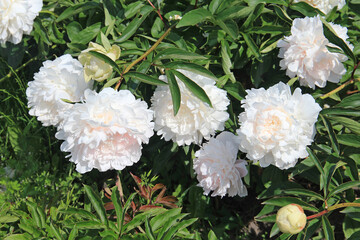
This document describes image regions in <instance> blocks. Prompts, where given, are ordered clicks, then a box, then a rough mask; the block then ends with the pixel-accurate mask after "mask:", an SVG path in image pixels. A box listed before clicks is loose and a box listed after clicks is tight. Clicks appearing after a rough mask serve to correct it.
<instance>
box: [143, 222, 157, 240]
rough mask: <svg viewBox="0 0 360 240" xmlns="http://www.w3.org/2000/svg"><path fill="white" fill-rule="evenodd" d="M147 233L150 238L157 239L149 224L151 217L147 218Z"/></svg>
mask: <svg viewBox="0 0 360 240" xmlns="http://www.w3.org/2000/svg"><path fill="white" fill-rule="evenodd" d="M145 233H146V236H147V237H148V239H149V240H155V236H154V233H153V229H151V226H150V224H149V218H146V219H145Z"/></svg>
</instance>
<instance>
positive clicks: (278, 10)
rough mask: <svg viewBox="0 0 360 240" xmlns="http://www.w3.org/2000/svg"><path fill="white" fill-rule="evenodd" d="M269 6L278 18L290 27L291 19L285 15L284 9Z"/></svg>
mask: <svg viewBox="0 0 360 240" xmlns="http://www.w3.org/2000/svg"><path fill="white" fill-rule="evenodd" d="M271 6H273V7H274V11H275V13H276V15H277V16H278V17H279V18H281V19H282V20H284V21H285V22H287V23H288V24H290V25H292V19H291V18H290V17H289V15H288V14H287V13H286V11H285V10H284V9H282V8H281V7H280V6H278V5H271Z"/></svg>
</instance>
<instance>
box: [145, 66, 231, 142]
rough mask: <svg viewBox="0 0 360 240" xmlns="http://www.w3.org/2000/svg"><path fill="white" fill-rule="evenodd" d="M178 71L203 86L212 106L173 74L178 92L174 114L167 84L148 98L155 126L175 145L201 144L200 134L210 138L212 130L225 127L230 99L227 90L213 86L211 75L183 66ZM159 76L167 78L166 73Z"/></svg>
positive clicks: (158, 131)
mask: <svg viewBox="0 0 360 240" xmlns="http://www.w3.org/2000/svg"><path fill="white" fill-rule="evenodd" d="M179 72H181V73H183V74H184V75H185V76H187V77H188V78H190V79H191V80H193V81H194V82H195V83H197V84H198V85H199V86H200V87H201V88H203V89H204V91H205V92H206V94H207V95H208V97H209V99H210V101H211V103H212V107H210V106H209V105H208V104H207V103H204V102H203V101H201V100H200V99H199V98H197V97H196V96H195V95H194V94H193V93H192V92H191V91H190V90H189V89H188V88H187V87H186V86H185V84H184V83H182V82H181V81H180V80H179V79H178V78H176V80H177V83H178V85H179V88H180V92H181V104H180V109H179V112H178V113H177V114H176V116H174V110H173V104H172V100H171V93H170V89H169V87H168V86H159V87H157V88H156V90H155V92H154V95H153V97H152V98H151V102H152V106H151V109H152V110H154V114H155V117H154V119H155V130H156V131H157V134H158V135H162V136H163V138H164V139H165V140H166V141H169V140H170V139H171V140H173V141H174V142H176V143H177V144H178V145H190V144H191V143H196V144H200V143H201V142H202V139H203V138H205V139H209V138H210V137H211V135H213V134H215V131H217V130H220V131H221V130H223V129H224V123H225V121H226V120H227V119H228V118H229V114H228V113H227V106H228V105H229V103H230V102H229V99H228V98H227V96H226V91H224V90H222V89H219V88H218V87H216V86H215V81H214V80H213V79H210V78H208V77H205V76H202V75H199V74H195V73H192V72H189V71H185V70H179ZM160 79H161V80H164V81H166V82H167V78H166V76H165V75H162V76H160Z"/></svg>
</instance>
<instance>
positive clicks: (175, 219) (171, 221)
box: [156, 213, 189, 240]
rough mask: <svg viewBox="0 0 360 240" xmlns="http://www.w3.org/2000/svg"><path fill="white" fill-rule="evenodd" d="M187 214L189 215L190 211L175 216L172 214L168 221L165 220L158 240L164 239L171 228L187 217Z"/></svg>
mask: <svg viewBox="0 0 360 240" xmlns="http://www.w3.org/2000/svg"><path fill="white" fill-rule="evenodd" d="M187 215H189V214H188V213H181V214H178V215H175V216H172V217H170V218H168V219H167V221H166V222H165V224H164V225H163V227H162V228H161V230H160V231H159V233H158V235H157V238H156V239H157V240H160V239H161V240H162V239H163V236H164V234H165V233H166V232H167V231H168V230H169V229H171V228H173V226H174V225H175V224H176V223H178V222H179V221H180V220H181V219H183V218H184V217H186V216H187Z"/></svg>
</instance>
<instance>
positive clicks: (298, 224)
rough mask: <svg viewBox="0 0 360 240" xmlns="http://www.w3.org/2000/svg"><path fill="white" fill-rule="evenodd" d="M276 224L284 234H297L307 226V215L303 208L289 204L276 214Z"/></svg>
mask: <svg viewBox="0 0 360 240" xmlns="http://www.w3.org/2000/svg"><path fill="white" fill-rule="evenodd" d="M276 223H277V225H278V227H279V229H280V231H281V232H283V233H291V234H296V233H299V232H301V230H303V229H304V227H305V225H306V215H305V213H304V210H303V209H302V207H301V206H299V205H297V204H289V205H286V206H284V207H282V208H280V209H279V211H278V212H277V214H276Z"/></svg>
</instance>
